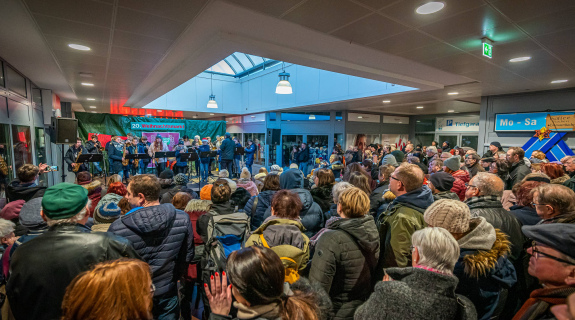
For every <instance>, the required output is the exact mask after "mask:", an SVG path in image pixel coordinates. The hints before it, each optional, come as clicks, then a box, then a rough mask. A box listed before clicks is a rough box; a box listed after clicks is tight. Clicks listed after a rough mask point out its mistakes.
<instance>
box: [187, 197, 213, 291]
mask: <svg viewBox="0 0 575 320" xmlns="http://www.w3.org/2000/svg"><path fill="white" fill-rule="evenodd" d="M211 208H212V202H211V201H210V200H200V199H192V200H190V202H188V204H187V205H186V208H185V212H186V213H187V214H188V216H189V217H190V223H191V225H192V229H193V230H194V246H195V247H194V260H193V262H194V263H192V264H190V265H189V266H188V275H187V277H186V279H187V280H188V281H194V280H197V279H198V268H197V263H198V262H200V260H201V257H202V255H203V254H204V241H203V240H202V237H200V234H199V233H198V230H197V223H198V218H199V217H201V216H202V215H204V214H206V213H208V212H209V211H210V209H211Z"/></svg>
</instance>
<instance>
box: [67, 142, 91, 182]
mask: <svg viewBox="0 0 575 320" xmlns="http://www.w3.org/2000/svg"><path fill="white" fill-rule="evenodd" d="M87 153H88V150H86V148H84V146H83V145H82V139H80V138H79V137H78V138H76V143H75V144H72V145H70V148H68V151H66V156H65V157H64V160H65V161H66V163H67V164H68V171H69V172H74V174H76V175H77V174H78V172H82V171H88V166H86V164H84V163H77V162H76V161H77V160H78V157H79V156H80V155H81V154H87Z"/></svg>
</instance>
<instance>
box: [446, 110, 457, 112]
mask: <svg viewBox="0 0 575 320" xmlns="http://www.w3.org/2000/svg"><path fill="white" fill-rule="evenodd" d="M447 112H455V110H447Z"/></svg>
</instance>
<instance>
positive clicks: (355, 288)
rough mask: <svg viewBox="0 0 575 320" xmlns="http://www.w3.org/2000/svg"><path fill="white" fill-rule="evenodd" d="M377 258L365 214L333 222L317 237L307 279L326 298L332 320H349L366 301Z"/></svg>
mask: <svg viewBox="0 0 575 320" xmlns="http://www.w3.org/2000/svg"><path fill="white" fill-rule="evenodd" d="M378 258H379V235H378V233H377V228H376V226H375V221H374V220H373V217H372V216H371V215H369V214H368V215H366V216H363V217H361V218H354V219H339V220H337V221H334V222H333V223H331V224H330V225H329V230H328V231H326V232H325V233H323V234H322V235H321V237H320V238H319V240H318V242H317V244H316V247H315V254H314V257H313V260H312V265H311V270H310V274H309V279H310V280H311V281H312V282H317V283H319V284H320V285H321V286H322V287H323V288H324V289H325V291H326V292H327V293H328V294H329V295H330V297H331V299H332V302H333V311H334V314H335V317H334V319H353V315H354V312H355V309H357V307H359V306H360V305H361V304H362V303H363V302H365V300H367V298H369V295H370V294H371V292H372V288H373V287H372V284H373V283H375V281H374V278H373V276H374V271H375V267H376V265H377V260H378Z"/></svg>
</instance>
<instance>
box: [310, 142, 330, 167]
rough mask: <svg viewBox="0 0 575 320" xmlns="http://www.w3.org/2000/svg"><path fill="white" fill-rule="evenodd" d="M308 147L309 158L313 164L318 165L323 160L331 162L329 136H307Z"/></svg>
mask: <svg viewBox="0 0 575 320" xmlns="http://www.w3.org/2000/svg"><path fill="white" fill-rule="evenodd" d="M307 145H308V148H309V157H310V158H311V160H312V163H313V164H318V163H320V162H321V161H322V160H329V157H328V136H327V135H316V136H312V135H309V136H307Z"/></svg>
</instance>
